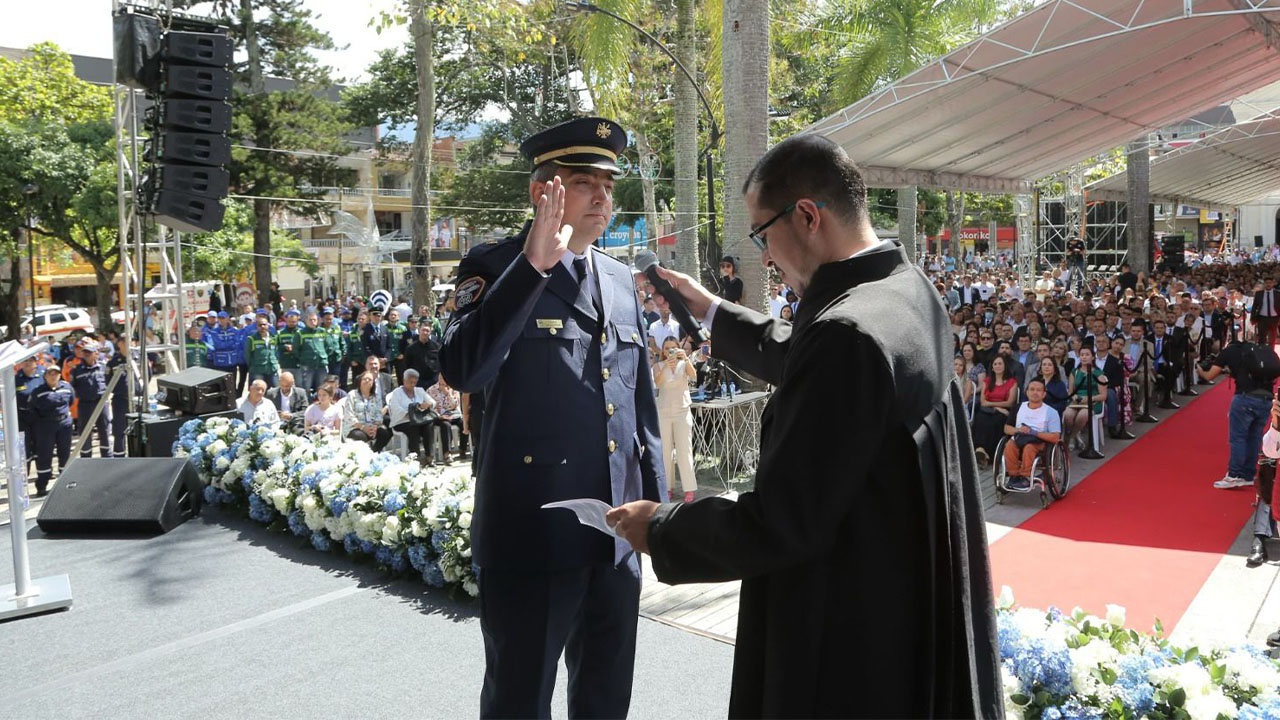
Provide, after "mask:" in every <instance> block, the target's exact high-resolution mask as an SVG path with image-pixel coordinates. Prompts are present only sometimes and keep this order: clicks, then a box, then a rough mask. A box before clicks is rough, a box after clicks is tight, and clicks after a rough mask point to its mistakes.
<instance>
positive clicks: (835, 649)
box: [609, 136, 1003, 718]
mask: <svg viewBox="0 0 1280 720" xmlns="http://www.w3.org/2000/svg"><path fill="white" fill-rule="evenodd" d="M744 193H745V195H746V205H747V210H748V212H749V214H750V216H751V220H752V223H753V227H754V228H755V229H754V230H753V231H752V233H751V239H752V240H753V241H755V242H756V244H757V245H758V246H760V248H761V250H762V257H763V261H764V262H765V263H766V264H767V265H774V266H775V267H776V268H777V269H778V271H779V272H780V273H781V275H782V280H783V281H784V282H786V283H787V284H788V285H789V286H791V287H792V288H795V290H796V292H797V293H799V294H800V297H801V302H800V305H799V311H798V312H797V313H796V317H795V320H794V322H787V321H784V320H779V319H775V318H770V317H767V316H765V315H763V314H761V313H758V312H756V311H754V310H751V309H748V308H744V307H741V306H737V305H734V304H732V303H728V302H721V301H719V300H718V299H717V298H715V297H714V296H713V295H712V294H711V293H709V292H708V291H707V290H705V289H704V288H702V287H701V286H699V285H698V284H697V283H696V282H695V281H694V280H693V279H692V278H690V277H688V276H685V275H680V274H678V273H673V272H668V271H662V272H663V274H664V276H666V277H667V278H668V279H669V280H670V281H671V282H672V284H673V285H675V286H676V288H677V289H678V290H679V292H680V293H681V295H682V296H683V297H684V298H685V300H686V302H687V303H688V304H689V306H690V309H691V310H692V311H693V313H694V314H695V316H699V317H703V318H704V320H706V319H708V318H709V322H710V328H711V334H712V336H713V338H714V342H713V345H712V347H713V354H714V355H715V356H716V357H720V358H723V359H725V360H727V361H730V362H733V363H736V364H738V365H740V366H741V367H742V368H743V369H745V370H746V371H747V372H749V373H751V374H753V375H756V376H758V377H760V378H763V379H765V380H767V381H768V382H769V383H771V384H773V385H775V386H776V388H777V389H776V390H775V392H774V394H773V396H772V398H771V399H770V401H769V404H768V406H767V408H766V409H765V412H764V416H763V419H762V421H761V431H760V432H761V437H760V464H759V469H758V470H757V472H756V478H755V490H754V491H752V492H747V493H743V494H742V495H740V496H739V497H738V499H737V500H736V501H733V500H729V499H727V498H719V497H713V498H705V499H702V500H698V501H696V502H692V503H675V504H661V505H659V504H657V503H652V502H646V501H639V502H633V503H628V504H626V505H622V506H620V507H618V508H615V509H614V510H612V511H610V513H609V522H610V523H612V524H614V526H615V527H616V529H617V530H618V531H619V533H620V534H621V535H623V536H624V537H626V539H627V540H628V542H630V543H631V545H632V547H634V548H635V549H637V550H640V551H642V552H648V553H651V554H652V556H653V566H654V570H655V572H656V573H657V576H658V578H659V579H660V580H662V581H663V582H667V583H692V582H719V581H727V580H734V579H738V578H741V579H742V592H741V596H740V605H739V614H738V635H737V647H736V650H735V655H734V670H733V691H732V698H731V700H730V704H729V714H730V716H731V717H882V718H883V717H904V716H909V717H966V718H972V717H981V718H999V717H1001V716H1002V715H1003V704H1002V695H1001V683H1000V671H999V656H998V653H997V651H996V644H995V620H994V610H993V607H992V605H993V601H992V595H991V577H990V568H989V564H988V559H987V544H986V533H985V528H984V526H983V518H982V506H981V500H980V497H979V490H978V482H979V481H978V476H977V469H976V465H975V462H974V457H973V445H972V443H971V441H970V437H969V431H968V427H967V425H966V423H965V415H964V412H963V408H962V406H961V399H960V395H959V392H958V389H957V388H956V386H955V385H954V384H953V383H952V382H951V351H950V349H951V339H950V328H949V324H948V319H947V315H946V312H945V310H944V308H943V306H942V303H941V302H940V300H939V299H938V296H937V293H936V292H934V290H933V288H932V286H930V284H929V282H928V280H927V279H925V277H924V275H923V274H921V272H920V271H919V270H918V269H916V268H914V267H912V265H911V263H910V262H909V260H908V259H907V256H906V254H905V253H904V252H903V249H902V247H901V246H900V245H898V244H896V243H895V242H892V241H883V242H881V241H878V240H877V238H876V236H875V234H874V231H873V230H872V229H871V225H870V222H869V220H868V216H867V210H866V188H865V185H864V184H863V180H862V176H861V174H860V172H859V171H858V169H857V167H856V166H855V165H854V164H853V162H852V161H851V160H850V159H849V157H848V156H847V155H846V154H845V153H844V151H843V150H842V149H840V148H839V146H837V145H835V144H834V143H832V142H830V141H829V140H826V139H825V138H821V137H817V136H800V137H795V138H791V139H789V140H786V141H784V142H782V143H779V144H778V145H777V146H775V147H774V148H773V149H772V150H770V151H769V152H768V153H767V154H766V155H765V156H764V157H763V158H762V159H761V160H760V162H759V163H758V164H757V165H756V167H755V169H754V170H753V171H752V173H751V175H750V177H749V179H748V181H747V184H746V187H745V188H744Z"/></svg>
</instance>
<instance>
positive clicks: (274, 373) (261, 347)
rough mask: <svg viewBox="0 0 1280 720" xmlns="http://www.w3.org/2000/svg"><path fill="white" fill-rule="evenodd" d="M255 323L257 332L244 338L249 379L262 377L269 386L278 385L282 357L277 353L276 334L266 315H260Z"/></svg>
mask: <svg viewBox="0 0 1280 720" xmlns="http://www.w3.org/2000/svg"><path fill="white" fill-rule="evenodd" d="M255 324H256V327H257V330H258V331H257V332H255V333H254V334H252V335H250V336H249V337H247V338H245V339H244V359H245V362H246V363H247V364H248V365H249V379H250V381H252V380H257V379H259V378H261V379H262V380H263V382H265V383H266V384H267V387H268V388H273V387H275V386H276V381H277V380H278V379H279V378H280V358H279V357H278V356H277V355H276V336H275V335H272V334H271V323H269V322H267V316H266V315H259V316H258V317H257V318H256V320H255Z"/></svg>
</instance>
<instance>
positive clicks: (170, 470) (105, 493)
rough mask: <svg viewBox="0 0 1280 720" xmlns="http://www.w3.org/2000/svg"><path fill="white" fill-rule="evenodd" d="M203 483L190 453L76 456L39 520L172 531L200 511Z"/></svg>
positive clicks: (88, 527)
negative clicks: (173, 455) (174, 455)
mask: <svg viewBox="0 0 1280 720" xmlns="http://www.w3.org/2000/svg"><path fill="white" fill-rule="evenodd" d="M202 491H203V488H202V487H201V484H200V478H199V476H198V475H197V474H196V469H195V467H194V466H192V465H191V463H189V462H187V459H186V458H76V459H75V460H73V461H71V463H70V464H68V465H67V469H66V470H64V471H63V472H62V474H61V475H60V476H59V477H58V482H57V484H56V485H55V486H54V487H53V490H52V491H51V492H50V493H49V497H48V499H46V500H45V502H44V507H42V508H40V514H39V515H38V516H37V517H36V524H37V525H39V526H40V529H41V530H43V531H45V532H46V533H50V534H53V533H59V532H113V531H114V532H130V533H157V534H160V533H167V532H169V531H170V530H172V529H174V528H175V527H177V526H179V525H181V524H182V523H184V522H186V521H187V520H190V519H191V518H193V517H195V516H196V515H199V514H200V501H201V497H202V496H201V493H202Z"/></svg>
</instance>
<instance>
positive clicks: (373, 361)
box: [364, 355, 397, 405]
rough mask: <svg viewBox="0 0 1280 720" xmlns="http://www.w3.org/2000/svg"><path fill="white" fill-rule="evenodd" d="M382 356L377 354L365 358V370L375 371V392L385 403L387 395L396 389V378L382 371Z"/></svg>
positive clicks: (384, 403)
mask: <svg viewBox="0 0 1280 720" xmlns="http://www.w3.org/2000/svg"><path fill="white" fill-rule="evenodd" d="M382 368H383V365H382V358H380V357H378V356H377V355H370V356H369V357H367V358H365V359H364V369H365V372H369V373H373V377H374V381H373V394H374V395H377V396H378V399H379V400H380V401H381V402H382V404H383V405H386V404H387V396H388V395H390V394H391V393H393V392H395V390H396V387H397V386H396V379H395V378H393V377H391V373H388V372H383V371H382Z"/></svg>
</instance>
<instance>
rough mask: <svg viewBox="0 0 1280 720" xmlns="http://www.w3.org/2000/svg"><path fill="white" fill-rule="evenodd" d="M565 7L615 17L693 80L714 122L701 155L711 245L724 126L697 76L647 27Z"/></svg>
mask: <svg viewBox="0 0 1280 720" xmlns="http://www.w3.org/2000/svg"><path fill="white" fill-rule="evenodd" d="M565 7H567V8H569V9H570V10H582V11H584V12H595V13H600V14H601V15H607V16H609V17H611V18H613V19H614V20H617V21H618V22H620V23H623V24H624V25H627V26H628V27H630V28H631V29H632V30H635V31H636V32H638V33H640V35H641V36H642V37H644V39H645V40H648V41H649V43H650V44H652V45H653V46H654V47H656V48H657V49H658V50H659V51H661V52H662V54H663V55H666V56H667V57H669V58H671V61H672V62H674V63H675V64H676V67H678V68H680V72H682V73H684V76H685V77H686V78H688V79H689V85H691V86H692V87H693V90H694V92H696V93H698V99H699V100H701V101H702V107H703V109H704V110H706V111H707V121H708V122H710V123H711V137H710V138H708V140H707V146H706V148H704V149H703V150H702V152H701V153H700V154H701V156H702V159H703V161H704V162H705V164H706V173H707V221H708V222H709V223H710V226H709V227H710V229H709V232H708V233H707V242H708V244H710V243H713V242H715V238H716V181H715V175H714V174H713V172H712V171H713V169H714V162H713V160H712V158H711V151H712V150H714V149H715V148H716V147H717V146H718V145H719V144H720V138H722V137H724V136H723V135H722V134H721V133H720V126H719V125H718V124H716V114H715V113H714V112H712V111H711V103H710V102H708V101H707V96H706V95H704V94H703V92H702V88H701V87H699V86H698V81H697V80H696V79H694V77H693V73H691V72H689V68H687V67H685V66H684V63H682V62H680V58H678V57H676V54H675V53H674V52H672V51H671V48H669V47H667V46H666V45H664V44H662V42H661V41H659V40H658V38H656V37H654V36H653V35H650V34H649V33H648V31H646V30H645V29H644V28H642V27H640V26H639V25H637V24H635V23H633V22H631V21H630V20H628V19H626V18H624V17H622V16H621V15H618V14H617V13H615V12H612V11H610V10H606V9H604V8H602V7H600V6H599V5H592V4H591V3H589V2H577V1H575V0H567V1H566V2H565Z"/></svg>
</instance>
